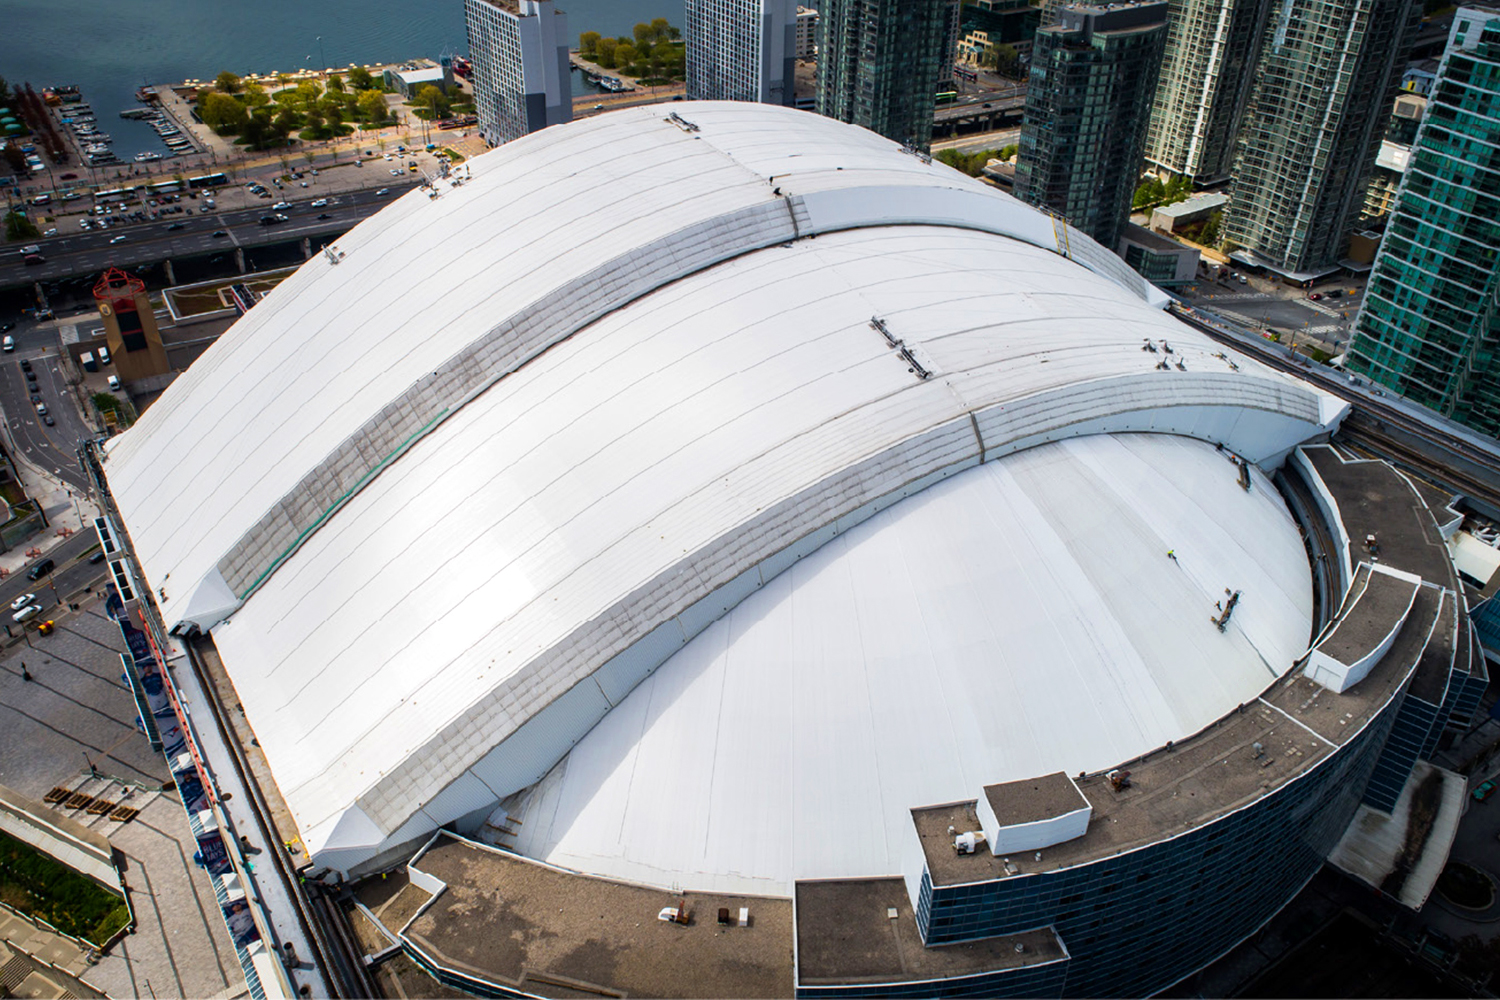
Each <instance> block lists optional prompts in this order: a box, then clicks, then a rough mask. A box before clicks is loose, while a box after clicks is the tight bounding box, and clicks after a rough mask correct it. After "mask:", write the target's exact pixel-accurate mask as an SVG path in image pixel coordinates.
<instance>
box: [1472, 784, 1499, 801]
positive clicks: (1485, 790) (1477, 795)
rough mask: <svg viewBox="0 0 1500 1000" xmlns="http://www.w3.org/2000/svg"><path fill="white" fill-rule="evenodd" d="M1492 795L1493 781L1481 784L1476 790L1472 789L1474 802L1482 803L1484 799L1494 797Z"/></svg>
mask: <svg viewBox="0 0 1500 1000" xmlns="http://www.w3.org/2000/svg"><path fill="white" fill-rule="evenodd" d="M1494 794H1495V783H1494V782H1493V781H1486V782H1485V783H1484V784H1482V785H1480V786H1479V787H1478V788H1476V789H1474V801H1475V802H1483V801H1484V800H1485V799H1487V798H1489V797H1490V796H1491V795H1494Z"/></svg>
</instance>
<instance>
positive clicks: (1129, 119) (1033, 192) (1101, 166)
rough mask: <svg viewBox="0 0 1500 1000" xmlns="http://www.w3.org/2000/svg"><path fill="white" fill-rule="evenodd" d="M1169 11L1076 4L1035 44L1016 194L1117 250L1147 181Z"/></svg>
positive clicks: (1157, 1)
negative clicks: (1148, 142)
mask: <svg viewBox="0 0 1500 1000" xmlns="http://www.w3.org/2000/svg"><path fill="white" fill-rule="evenodd" d="M1166 16H1167V4H1166V2H1165V0H1144V2H1140V3H1126V4H1110V5H1108V6H1098V7H1094V6H1086V5H1083V4H1076V5H1072V6H1067V7H1063V8H1061V9H1060V10H1059V11H1058V22H1057V23H1056V24H1053V25H1051V26H1049V27H1044V28H1042V29H1041V30H1039V31H1038V32H1037V33H1036V40H1035V42H1033V44H1032V55H1031V83H1030V87H1029V89H1028V90H1027V92H1026V117H1025V119H1024V120H1023V122H1022V125H1021V150H1020V155H1019V157H1018V158H1017V160H1016V188H1015V191H1016V197H1018V198H1020V199H1021V200H1022V201H1025V202H1027V203H1029V204H1032V205H1036V206H1037V207H1039V208H1045V209H1048V210H1049V211H1052V212H1055V213H1056V214H1058V215H1061V216H1063V217H1064V218H1066V219H1067V220H1068V221H1069V222H1071V223H1072V224H1073V225H1074V226H1076V227H1078V228H1079V229H1081V230H1083V231H1084V232H1086V233H1088V234H1089V235H1090V236H1092V237H1093V238H1094V239H1096V240H1098V241H1099V242H1100V243H1101V244H1103V245H1104V246H1105V247H1108V248H1109V249H1111V250H1114V249H1115V248H1116V245H1117V244H1118V243H1119V242H1120V231H1121V229H1122V228H1123V227H1124V225H1125V223H1126V221H1127V220H1128V219H1129V217H1130V198H1131V194H1132V193H1133V192H1134V191H1135V188H1136V183H1137V182H1138V181H1139V180H1140V175H1141V162H1142V159H1141V152H1142V148H1143V146H1144V144H1145V139H1146V122H1147V118H1148V116H1149V114H1150V111H1151V98H1152V95H1153V94H1154V93H1155V90H1156V76H1157V72H1158V70H1159V69H1160V67H1161V54H1162V44H1163V42H1164V40H1165V39H1166V33H1167V24H1166Z"/></svg>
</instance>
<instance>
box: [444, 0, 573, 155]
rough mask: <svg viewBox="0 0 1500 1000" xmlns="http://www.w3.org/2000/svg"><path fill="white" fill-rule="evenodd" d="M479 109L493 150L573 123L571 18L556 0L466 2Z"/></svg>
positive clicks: (481, 129) (481, 128)
mask: <svg viewBox="0 0 1500 1000" xmlns="http://www.w3.org/2000/svg"><path fill="white" fill-rule="evenodd" d="M464 20H465V22H466V24H467V26H468V32H469V58H470V61H471V62H472V63H473V65H474V76H473V86H474V109H475V113H476V115H477V116H478V118H479V134H480V135H482V136H484V139H485V141H486V142H488V143H489V144H490V145H491V146H497V145H499V144H500V143H502V142H509V141H510V140H512V139H519V138H520V137H521V136H523V135H525V134H526V133H528V132H535V131H536V130H537V129H542V128H546V127H547V126H548V125H561V124H562V123H564V122H570V121H572V120H573V82H572V79H571V77H570V76H569V72H570V68H569V66H568V42H569V38H570V36H569V34H568V15H566V14H564V13H563V12H562V11H560V10H557V9H556V8H555V7H553V5H552V0H464Z"/></svg>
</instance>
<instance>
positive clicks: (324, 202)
mask: <svg viewBox="0 0 1500 1000" xmlns="http://www.w3.org/2000/svg"><path fill="white" fill-rule="evenodd" d="M327 205H328V199H327V198H319V199H318V200H317V201H315V202H313V203H312V207H313V208H324V207H326V206H327ZM277 207H278V208H280V207H281V206H279V205H278V206H277Z"/></svg>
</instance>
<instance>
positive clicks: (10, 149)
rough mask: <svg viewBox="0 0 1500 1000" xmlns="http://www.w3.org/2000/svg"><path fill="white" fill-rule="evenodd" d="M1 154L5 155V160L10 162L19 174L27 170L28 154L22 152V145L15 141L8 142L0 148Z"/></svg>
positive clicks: (11, 166)
mask: <svg viewBox="0 0 1500 1000" xmlns="http://www.w3.org/2000/svg"><path fill="white" fill-rule="evenodd" d="M0 155H3V156H4V157H5V162H6V163H9V164H10V168H11V169H12V170H14V171H15V172H16V173H18V174H19V173H24V172H25V170H26V154H25V153H23V152H21V147H20V146H19V145H18V144H16V143H14V142H7V143H6V144H5V146H4V148H3V149H0Z"/></svg>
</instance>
